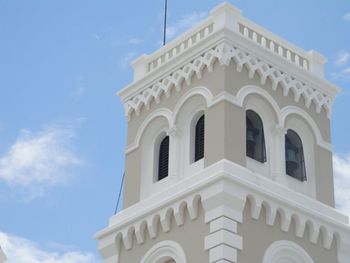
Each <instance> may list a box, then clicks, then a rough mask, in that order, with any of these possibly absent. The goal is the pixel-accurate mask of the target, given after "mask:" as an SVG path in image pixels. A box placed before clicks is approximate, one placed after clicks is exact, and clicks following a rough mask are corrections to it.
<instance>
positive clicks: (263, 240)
mask: <svg viewBox="0 0 350 263" xmlns="http://www.w3.org/2000/svg"><path fill="white" fill-rule="evenodd" d="M249 211H250V206H249V202H247V204H246V207H245V209H244V212H243V213H244V214H243V223H242V224H239V225H238V233H239V235H241V236H242V237H243V250H242V251H239V252H238V262H239V263H261V262H262V260H263V257H264V254H265V251H266V250H267V248H268V247H269V246H270V245H271V244H272V243H273V242H275V241H278V240H289V241H292V242H295V243H297V244H298V245H299V246H301V247H302V248H303V249H304V250H305V251H306V252H307V253H308V254H309V255H310V256H311V258H312V259H313V261H314V262H315V263H331V262H332V263H335V262H337V251H336V245H335V242H334V241H333V243H332V247H331V248H330V249H325V248H323V246H322V240H321V238H319V240H318V243H317V244H312V243H310V242H309V241H308V238H309V237H308V231H307V229H306V231H305V234H304V236H303V238H298V237H296V236H295V234H294V233H295V225H294V222H292V224H291V227H290V229H289V232H288V233H286V232H283V231H282V230H281V228H280V219H279V216H277V218H276V221H275V225H274V226H268V225H266V223H265V222H266V221H265V218H266V214H265V211H264V209H262V213H261V215H260V217H259V219H258V220H254V219H252V218H251V216H250V212H249Z"/></svg>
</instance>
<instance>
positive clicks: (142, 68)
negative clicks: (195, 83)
mask: <svg viewBox="0 0 350 263" xmlns="http://www.w3.org/2000/svg"><path fill="white" fill-rule="evenodd" d="M223 43H224V44H225V45H226V46H231V48H233V49H234V50H236V51H237V54H241V55H243V57H242V58H240V57H239V56H238V57H236V56H231V57H230V55H232V54H230V52H228V53H227V52H225V50H221V51H222V52H216V51H218V50H220V45H222V44H223ZM213 51H214V52H213ZM228 56H229V57H230V58H229V61H227V59H226V58H227V57H228ZM208 57H209V59H208ZM217 60H218V61H219V63H220V64H221V65H222V66H224V65H227V62H230V60H233V61H234V63H236V64H237V65H236V66H237V70H238V71H240V70H241V67H243V66H244V67H247V69H248V70H249V75H250V77H251V76H254V74H255V73H258V74H260V73H261V75H262V77H261V81H262V82H264V81H265V80H266V78H270V79H272V80H273V81H274V82H273V87H272V88H273V89H275V88H276V86H277V85H278V84H281V85H283V89H284V94H285V96H287V95H288V94H289V91H290V90H292V92H291V93H293V94H294V98H295V100H296V101H299V98H300V96H303V97H304V98H305V101H306V103H305V104H306V106H307V107H310V105H311V104H312V103H314V104H315V106H316V110H317V111H318V112H320V111H321V108H322V107H324V108H325V109H326V110H327V113H328V115H330V112H331V109H332V104H333V101H334V98H335V96H336V95H337V93H339V91H340V90H339V88H337V87H336V86H334V85H333V84H331V83H329V82H328V81H326V80H324V78H323V64H324V63H325V59H324V58H323V57H322V55H320V54H318V53H317V52H315V51H309V52H306V51H304V50H302V49H300V48H298V47H296V46H294V45H292V44H290V43H289V42H287V41H285V40H284V39H282V38H280V37H278V36H276V35H274V34H272V33H271V32H269V31H268V30H266V29H264V28H262V27H260V26H258V25H257V24H255V23H253V22H251V21H250V20H248V19H246V18H244V17H243V16H241V12H240V10H238V9H236V8H235V7H233V6H232V5H230V4H227V3H224V4H222V5H219V6H218V7H217V8H215V9H214V10H213V11H212V12H211V16H210V17H209V18H208V19H206V20H205V21H204V22H202V23H201V24H200V25H198V26H197V27H195V28H193V29H191V30H189V31H188V32H186V33H184V34H183V35H181V36H180V37H178V38H177V39H175V40H173V41H171V42H170V43H169V44H167V45H166V46H164V47H162V48H161V49H159V50H158V51H156V52H155V53H153V54H151V55H143V56H141V57H140V58H138V59H137V60H135V61H134V62H133V66H134V69H135V79H134V82H133V83H132V84H130V85H128V86H127V87H126V88H124V89H122V90H121V91H119V92H118V95H119V96H120V97H121V99H122V101H123V103H124V107H125V113H126V116H128V118H129V117H130V115H131V114H132V113H133V112H136V114H138V113H139V112H140V110H141V108H142V107H144V106H145V107H146V108H148V107H149V104H150V102H151V101H153V100H155V101H156V102H157V103H158V102H159V101H160V99H161V97H162V94H163V93H165V95H166V96H171V92H170V91H171V89H173V88H175V89H176V90H180V89H181V88H182V85H183V82H184V81H186V83H187V84H189V83H190V78H191V77H192V75H193V74H195V75H196V77H197V78H201V75H202V72H203V69H204V68H206V69H208V70H209V71H210V70H211V67H212V66H213V64H214V63H215V62H216V61H217ZM249 60H255V61H256V62H258V64H259V65H251V63H250V61H249ZM224 61H225V62H224ZM257 66H258V67H257ZM264 68H265V69H264ZM276 74H277V75H279V76H274V75H276Z"/></svg>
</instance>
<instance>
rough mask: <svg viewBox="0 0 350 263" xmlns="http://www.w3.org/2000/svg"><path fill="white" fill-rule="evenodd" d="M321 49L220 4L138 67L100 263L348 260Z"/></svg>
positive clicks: (127, 94)
mask: <svg viewBox="0 0 350 263" xmlns="http://www.w3.org/2000/svg"><path fill="white" fill-rule="evenodd" d="M325 61H326V60H325V58H324V57H323V56H322V55H320V54H319V53H317V52H315V51H308V52H307V51H304V50H302V49H300V48H298V47H296V46H294V45H292V44H290V43H288V42H287V41H285V40H283V39H281V38H280V37H278V36H276V35H274V34H272V33H271V32H269V31H267V30H266V29H264V28H262V27H260V26H259V25H257V24H255V23H253V22H252V21H250V20H248V19H247V18H245V17H243V16H242V14H241V11H240V10H238V9H237V8H236V7H234V6H232V5H230V4H228V3H224V4H221V5H219V6H217V7H216V8H214V9H213V10H212V11H211V13H210V16H209V17H208V18H207V19H206V20H205V21H203V22H202V23H201V24H199V25H198V26H196V27H195V28H192V29H191V30H189V31H187V32H186V33H184V34H182V35H181V36H180V37H178V38H177V39H175V40H174V41H172V42H170V43H168V44H167V45H165V46H164V47H162V48H160V49H159V50H158V51H156V52H155V53H153V54H151V55H143V56H141V57H140V58H138V59H137V60H135V61H134V62H133V67H134V81H133V82H132V83H131V84H130V85H129V86H127V87H126V88H124V89H123V90H121V91H120V92H119V93H118V95H119V96H120V97H121V99H122V101H123V103H124V107H125V114H126V117H127V119H128V138H127V147H126V163H125V184H124V209H123V210H122V211H121V212H119V213H118V214H116V215H115V216H112V217H111V218H110V220H109V224H108V226H107V227H106V228H105V229H103V230H101V231H100V232H99V233H97V235H96V239H97V240H98V248H99V251H100V253H101V255H102V257H103V259H104V262H106V263H116V262H121V263H124V262H125V263H138V262H140V263H171V262H176V263H192V262H193V263H194V262H211V263H214V262H220V263H224V262H227V263H229V262H238V263H312V262H315V263H316V262H317V263H330V262H334V263H336V262H339V263H349V262H350V228H349V224H348V218H347V217H346V216H344V215H342V214H341V213H339V212H338V211H337V210H336V209H335V208H334V206H335V203H334V186H333V168H332V145H331V139H330V138H331V132H330V117H331V112H332V104H333V101H334V99H335V96H336V95H337V93H338V92H339V89H338V88H337V87H335V86H334V85H332V84H331V83H329V82H328V81H326V80H325V79H324V76H323V64H324V63H325Z"/></svg>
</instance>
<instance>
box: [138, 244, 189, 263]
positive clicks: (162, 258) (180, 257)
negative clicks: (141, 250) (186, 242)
mask: <svg viewBox="0 0 350 263" xmlns="http://www.w3.org/2000/svg"><path fill="white" fill-rule="evenodd" d="M140 263H187V259H186V255H185V251H184V250H183V248H182V247H181V246H180V244H178V243H176V242H174V241H171V240H165V241H161V242H159V243H157V244H155V245H154V246H153V247H152V248H151V249H150V250H149V251H147V253H146V254H145V255H144V256H143V258H142V259H141V261H140Z"/></svg>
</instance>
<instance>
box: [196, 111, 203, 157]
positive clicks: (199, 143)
mask: <svg viewBox="0 0 350 263" xmlns="http://www.w3.org/2000/svg"><path fill="white" fill-rule="evenodd" d="M203 157H204V115H202V117H200V118H199V120H198V121H197V124H196V135H195V154H194V161H195V162H196V161H198V160H200V159H202V158H203Z"/></svg>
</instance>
